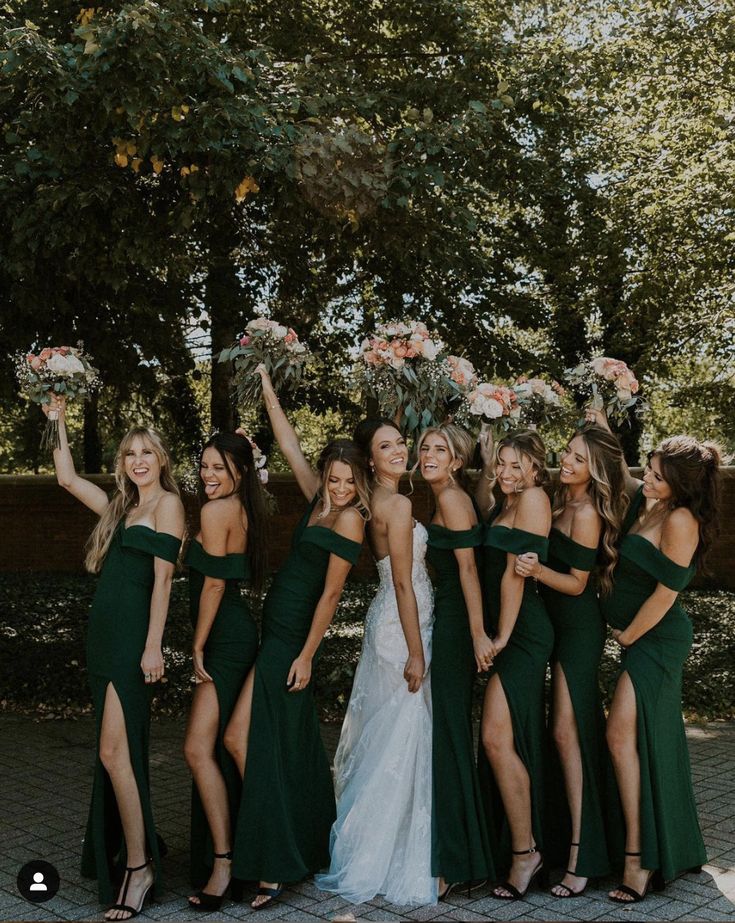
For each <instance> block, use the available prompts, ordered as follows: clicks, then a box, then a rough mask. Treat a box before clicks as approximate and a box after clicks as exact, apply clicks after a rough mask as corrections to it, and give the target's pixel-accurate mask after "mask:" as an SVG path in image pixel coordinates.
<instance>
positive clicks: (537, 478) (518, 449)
mask: <svg viewBox="0 0 735 923" xmlns="http://www.w3.org/2000/svg"><path fill="white" fill-rule="evenodd" d="M503 449H513V451H514V452H515V453H516V455H517V456H518V461H519V462H521V470H522V471H523V475H524V477H525V475H526V471H527V470H528V469H527V468H524V467H523V461H524V460H525V461H526V462H528V463H530V466H531V469H532V470H533V471H534V476H533V479H534V484H535V486H536V487H546V485H547V484H548V483H549V480H550V477H551V476H550V474H549V470H548V468H547V467H546V447H545V446H544V443H543V440H542V439H541V437H540V436H539V434H538V433H537V432H536V430H532V429H529V430H520V431H519V432H515V433H509V434H508V435H507V436H504V437H503V438H502V439H501V440H500V441H499V442H498V444H497V445H496V446H495V470H494V471H493V475H492V481H491V486H490V509H491V510H493V509H495V503H496V500H495V493H494V489H495V484H496V482H497V480H498V475H497V466H498V463H499V461H500V453H501V452H502V450H503Z"/></svg>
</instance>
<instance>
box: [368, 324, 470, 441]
mask: <svg viewBox="0 0 735 923" xmlns="http://www.w3.org/2000/svg"><path fill="white" fill-rule="evenodd" d="M354 372H355V377H356V379H357V380H358V382H359V383H360V385H361V387H362V390H363V392H364V393H365V394H367V395H368V396H369V397H372V398H375V399H376V400H377V401H378V404H379V406H380V412H381V413H383V414H385V415H386V416H389V417H395V416H397V415H398V414H402V416H403V421H404V425H405V429H406V431H407V432H408V433H413V432H416V431H417V430H420V429H424V428H425V427H427V426H433V425H435V424H437V423H439V422H441V420H442V419H444V417H445V415H446V413H447V410H448V408H449V407H450V406H451V405H452V404H453V403H455V402H459V401H460V400H461V398H462V397H463V395H464V394H465V393H466V391H467V389H468V388H469V387H470V385H471V384H473V383H474V381H475V380H476V374H475V370H474V368H473V367H472V364H471V363H470V362H468V361H467V360H466V359H462V358H461V357H458V356H449V355H447V352H446V344H445V343H444V342H443V341H442V340H441V339H440V338H439V336H438V335H437V333H436V332H434V331H430V330H429V329H428V328H427V327H426V325H425V324H423V323H421V321H415V320H405V321H391V322H390V323H387V324H380V325H379V326H378V327H376V328H375V331H374V333H372V334H371V336H369V337H367V338H366V339H364V340H363V341H362V344H361V345H360V348H359V352H358V357H357V361H356V363H355V366H354Z"/></svg>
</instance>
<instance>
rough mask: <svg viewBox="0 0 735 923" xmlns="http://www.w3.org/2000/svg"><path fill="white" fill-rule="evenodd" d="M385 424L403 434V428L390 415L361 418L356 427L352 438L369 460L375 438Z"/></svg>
mask: <svg viewBox="0 0 735 923" xmlns="http://www.w3.org/2000/svg"><path fill="white" fill-rule="evenodd" d="M383 426H390V428H391V429H394V430H396V432H397V433H399V434H400V435H401V436H402V435H403V433H402V432H401V428H400V427H399V426H398V424H397V423H396V422H395V420H389V419H388V417H367V418H366V419H365V420H361V421H360V422H359V423H358V424H357V426H356V427H355V431H354V433H353V434H352V438H353V440H354V442H355V443H356V444H357V446H358V447H359V448H360V449H361V450H362V452H363V454H364V456H365V458H367V459H368V460H370V457H371V456H372V454H373V438H374V437H375V434H376V433H377V432H378V430H379V429H381V428H382V427H383Z"/></svg>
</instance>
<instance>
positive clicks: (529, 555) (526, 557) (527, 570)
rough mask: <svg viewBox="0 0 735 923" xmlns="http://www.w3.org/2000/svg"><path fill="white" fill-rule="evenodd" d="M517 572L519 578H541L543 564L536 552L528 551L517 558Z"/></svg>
mask: <svg viewBox="0 0 735 923" xmlns="http://www.w3.org/2000/svg"><path fill="white" fill-rule="evenodd" d="M515 572H516V573H517V574H518V576H519V577H536V578H538V577H540V576H541V564H540V562H539V559H538V555H537V554H536V552H535V551H527V552H526V553H525V554H519V555H518V556H517V557H516V565H515Z"/></svg>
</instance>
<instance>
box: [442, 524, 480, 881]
mask: <svg viewBox="0 0 735 923" xmlns="http://www.w3.org/2000/svg"><path fill="white" fill-rule="evenodd" d="M483 532H484V527H483V526H482V524H480V523H478V525H476V526H475V527H474V528H472V529H467V530H464V531H453V530H451V529H447V528H445V527H444V526H439V525H434V524H432V525H430V526H429V529H428V533H429V535H428V544H427V549H426V559H427V561H428V562H429V564H431V566H432V567H433V569H434V573H435V577H436V580H435V596H434V629H433V634H432V642H431V651H432V655H431V656H432V659H431V707H432V726H433V730H432V757H433V759H432V766H433V811H432V863H431V873H432V875H435V876H439V875H442V876H443V877H444V879H445V880H446V881H447V882H456V881H470V880H472V879H479V878H487V877H489V876H492V875H493V870H492V866H491V863H490V847H489V843H488V836H487V830H486V827H485V818H484V812H483V806H482V793H481V791H480V784H479V779H478V776H477V767H476V765H475V755H474V754H475V745H474V735H473V728H472V687H473V685H474V681H475V676H476V674H477V667H476V665H475V654H474V648H473V646H472V635H471V634H470V624H469V619H468V615H467V607H466V605H465V601H464V595H463V593H462V584H461V582H460V577H459V566H458V564H457V558H456V556H455V554H454V549H455V548H475V549H476V548H478V547H479V546H480V545H481V543H482V537H483Z"/></svg>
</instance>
